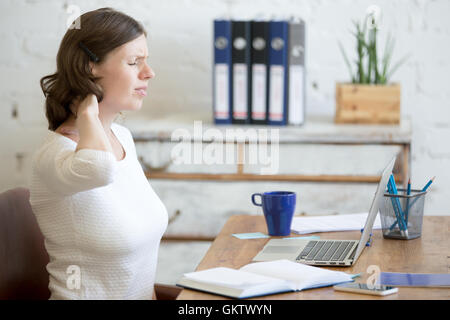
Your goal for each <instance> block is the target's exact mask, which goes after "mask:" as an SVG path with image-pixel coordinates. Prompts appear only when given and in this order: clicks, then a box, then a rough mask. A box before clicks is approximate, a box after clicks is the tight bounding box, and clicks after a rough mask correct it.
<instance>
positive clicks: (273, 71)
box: [269, 65, 284, 121]
mask: <svg viewBox="0 0 450 320" xmlns="http://www.w3.org/2000/svg"><path fill="white" fill-rule="evenodd" d="M269 86H270V91H269V103H270V104H269V119H270V120H275V121H281V120H283V102H284V101H283V99H284V94H283V88H284V67H283V66H277V65H275V66H270V84H269Z"/></svg>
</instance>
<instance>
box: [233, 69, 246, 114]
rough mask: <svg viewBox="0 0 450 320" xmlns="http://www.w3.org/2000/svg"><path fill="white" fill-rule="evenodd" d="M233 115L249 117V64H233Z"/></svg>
mask: <svg viewBox="0 0 450 320" xmlns="http://www.w3.org/2000/svg"><path fill="white" fill-rule="evenodd" d="M233 117H234V118H237V119H246V118H247V65H246V64H245V63H235V64H233Z"/></svg>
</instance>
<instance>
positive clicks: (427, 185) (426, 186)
mask: <svg viewBox="0 0 450 320" xmlns="http://www.w3.org/2000/svg"><path fill="white" fill-rule="evenodd" d="M434 178H436V176H434V177H433V178H431V179H430V181H428V183H427V184H426V185H425V187H423V189H422V192H424V191H427V189H428V187H429V186H431V184H432V183H433V181H434Z"/></svg>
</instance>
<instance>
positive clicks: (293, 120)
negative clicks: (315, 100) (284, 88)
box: [289, 65, 305, 124]
mask: <svg viewBox="0 0 450 320" xmlns="http://www.w3.org/2000/svg"><path fill="white" fill-rule="evenodd" d="M303 72H304V70H303V66H301V65H293V66H291V67H290V68H289V124H302V123H303V112H304V108H305V106H304V95H305V92H304V88H305V87H304V83H303V79H304V78H303Z"/></svg>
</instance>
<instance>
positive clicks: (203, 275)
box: [177, 260, 353, 299]
mask: <svg viewBox="0 0 450 320" xmlns="http://www.w3.org/2000/svg"><path fill="white" fill-rule="evenodd" d="M350 281H353V276H352V275H350V274H347V273H345V272H341V271H331V270H327V269H322V268H318V267H312V266H307V265H304V264H300V263H296V262H292V261H289V260H275V261H267V262H256V263H251V264H247V265H245V266H243V267H242V268H240V269H239V270H235V269H231V268H225V267H218V268H212V269H207V270H202V271H197V272H190V273H185V274H184V276H183V277H182V278H181V279H180V280H179V281H178V282H177V285H178V286H180V287H185V288H189V289H195V290H200V291H205V292H209V293H214V294H218V295H222V296H226V297H231V298H240V299H243V298H251V297H257V296H263V295H269V294H275V293H281V292H289V291H301V290H305V289H312V288H318V287H325V286H331V285H335V284H337V283H342V282H350Z"/></svg>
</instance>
